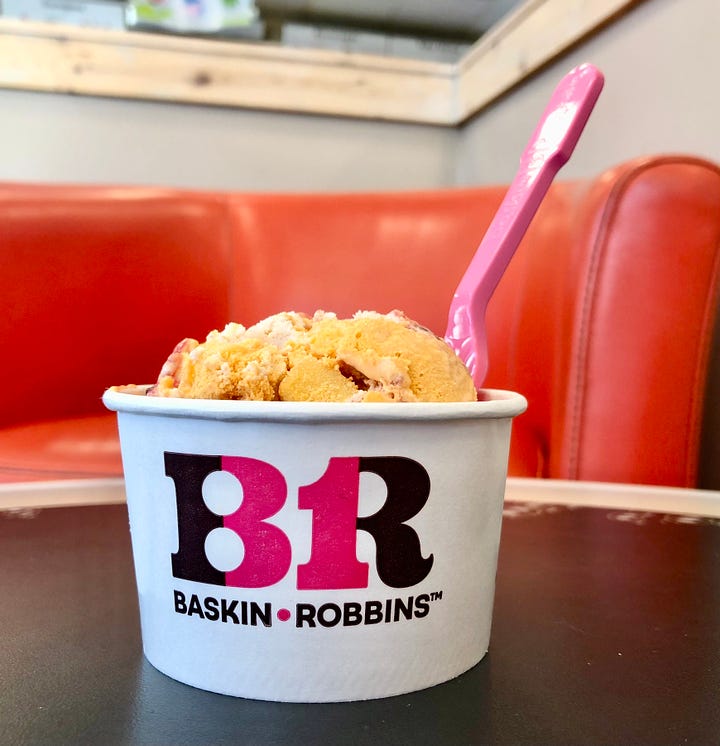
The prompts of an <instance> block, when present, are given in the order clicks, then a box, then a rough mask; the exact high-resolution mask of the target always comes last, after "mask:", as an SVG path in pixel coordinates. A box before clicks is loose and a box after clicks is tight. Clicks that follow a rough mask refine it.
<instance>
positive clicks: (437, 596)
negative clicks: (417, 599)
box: [430, 591, 442, 601]
mask: <svg viewBox="0 0 720 746" xmlns="http://www.w3.org/2000/svg"><path fill="white" fill-rule="evenodd" d="M430 600H431V601H441V600H442V591H433V592H432V593H431V594H430Z"/></svg>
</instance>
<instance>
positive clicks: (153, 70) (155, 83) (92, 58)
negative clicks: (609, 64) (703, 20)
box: [0, 0, 647, 127]
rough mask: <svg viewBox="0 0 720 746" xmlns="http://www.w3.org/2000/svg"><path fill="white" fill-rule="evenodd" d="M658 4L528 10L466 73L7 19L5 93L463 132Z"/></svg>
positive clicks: (501, 28)
mask: <svg viewBox="0 0 720 746" xmlns="http://www.w3.org/2000/svg"><path fill="white" fill-rule="evenodd" d="M646 1H647V0H527V2H525V3H524V4H522V5H521V6H520V7H519V8H518V9H517V10H516V11H515V12H514V13H511V14H510V15H509V16H508V17H507V18H506V19H505V20H504V21H502V22H501V23H500V24H498V25H497V26H496V27H495V28H493V29H492V30H491V31H490V32H488V33H487V34H485V35H484V36H483V37H482V38H481V39H480V40H479V41H478V42H477V44H475V45H474V46H473V47H472V48H471V49H470V51H469V52H468V53H467V54H466V55H465V56H464V57H463V58H462V59H461V60H460V62H459V63H458V64H456V65H453V64H447V63H440V62H427V61H422V60H410V59H401V58H396V57H381V56H376V55H366V54H356V53H345V52H335V51H329V50H320V49H318V50H310V49H296V48H290V47H283V46H280V45H278V44H272V43H257V42H247V41H245V42H242V41H238V42H227V41H216V40H205V39H198V38H192V37H185V36H171V35H167V34H150V33H141V32H135V31H132V32H131V31H116V30H103V29H89V28H81V27H77V26H65V25H59V24H47V23H31V22H27V21H19V20H13V19H7V18H0V88H15V89H24V90H35V91H52V92H55V93H72V94H81V95H90V96H109V97H114V98H128V99H148V100H155V101H172V102H182V103H191V104H199V105H212V106H228V107H242V108H251V109H266V110H273V111H284V112H298V113H310V114H325V115H332V116H341V117H342V116H345V117H358V118H363V119H382V120H390V121H399V122H415V123H421V124H434V125H441V126H448V127H454V126H458V125H460V124H462V123H463V122H464V121H465V120H467V119H468V118H469V117H471V116H472V115H474V114H476V113H477V112H479V111H481V110H482V109H483V108H484V107H485V106H487V105H488V104H489V103H491V102H492V101H493V100H495V99H496V98H498V97H499V96H501V95H502V94H503V93H506V92H507V91H508V90H510V89H511V88H512V87H513V86H515V85H517V84H518V83H520V82H521V81H522V80H523V79H525V78H526V77H527V76H528V75H530V74H532V73H533V72H535V71H537V70H538V69H539V68H540V67H542V66H543V65H545V64H547V63H548V62H549V61H551V60H552V59H554V58H556V57H557V56H558V55H560V54H562V53H563V52H564V51H566V50H567V49H568V48H570V47H571V46H572V45H574V44H576V43H577V42H578V41H580V40H581V39H583V38H584V37H586V36H587V35H589V34H591V33H592V32H593V31H594V30H596V29H598V28H599V27H601V26H603V25H605V24H607V23H609V22H610V21H611V20H613V19H614V18H616V17H618V16H619V15H620V14H621V13H622V12H624V11H625V10H627V9H628V8H629V7H631V6H633V5H636V4H638V3H639V2H646Z"/></svg>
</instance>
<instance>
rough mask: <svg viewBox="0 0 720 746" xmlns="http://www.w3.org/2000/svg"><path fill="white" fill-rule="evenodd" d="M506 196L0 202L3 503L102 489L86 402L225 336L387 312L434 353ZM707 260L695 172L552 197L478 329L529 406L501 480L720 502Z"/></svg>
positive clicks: (143, 196) (710, 180) (24, 190)
mask: <svg viewBox="0 0 720 746" xmlns="http://www.w3.org/2000/svg"><path fill="white" fill-rule="evenodd" d="M504 191H505V188H504V187H502V186H498V187H488V188H474V189H455V190H440V191H437V192H418V193H388V194H315V195H309V194H297V195H292V194H244V193H242V194H241V193H197V192H190V191H182V190H170V189H146V188H133V187H119V188H116V187H101V186H98V187H88V186H84V187H72V186H51V185H32V184H4V185H0V244H1V245H2V251H3V257H4V260H3V265H4V266H3V271H2V272H1V273H0V297H1V298H2V303H3V307H4V309H6V311H5V313H4V314H3V315H2V317H1V318H0V345H1V346H2V350H3V364H2V366H0V481H14V480H27V479H47V478H63V477H82V476H103V475H119V474H120V473H121V464H120V458H119V451H118V447H117V440H116V434H115V426H114V420H113V416H114V415H110V414H106V413H104V411H103V409H102V404H101V402H100V395H101V394H102V391H103V390H104V388H106V387H107V386H109V385H112V384H115V383H130V382H134V383H140V382H147V381H150V380H151V379H153V378H154V376H155V375H156V373H157V371H158V369H159V367H160V365H161V364H162V362H163V360H164V358H165V357H166V356H167V354H168V352H169V350H170V349H171V348H172V346H173V345H174V343H175V342H176V341H178V340H179V339H181V338H182V337H184V336H195V337H198V338H202V337H204V335H205V334H206V332H207V331H208V330H210V329H211V328H215V327H218V326H222V325H223V324H224V323H225V322H226V321H227V320H235V321H240V322H242V323H246V324H251V323H253V322H254V321H256V320H257V319H259V318H262V317H263V316H266V315H268V314H270V313H274V312H276V311H278V310H284V309H295V310H305V311H313V310H314V309H316V308H325V309H327V310H335V311H337V312H338V313H341V314H349V313H352V312H354V311H355V310H357V309H359V308H373V309H376V310H380V311H386V310H390V309H392V308H401V309H403V310H405V311H406V312H407V313H408V315H410V316H412V317H414V318H416V319H417V320H419V321H420V322H421V323H423V324H425V325H426V326H428V327H429V328H431V329H433V330H434V331H436V332H437V333H438V334H442V333H443V332H444V328H445V322H446V314H447V308H448V304H449V300H450V297H451V295H452V291H453V289H454V287H455V285H456V284H457V281H458V280H459V278H460V276H461V275H462V272H463V270H464V268H465V266H466V265H467V262H468V261H469V259H470V257H471V256H472V254H473V252H474V250H475V248H476V246H477V244H478V242H479V240H480V238H481V237H482V234H483V232H484V230H485V228H486V227H487V225H488V223H489V222H490V220H491V219H492V216H493V214H494V213H495V210H496V209H497V207H498V205H499V203H500V201H501V199H502V196H503V194H504ZM719 256H720V170H719V169H718V168H717V166H716V165H714V164H712V163H709V162H706V161H703V160H700V159H697V158H691V157H685V156H658V157H653V158H643V159H637V160H635V161H632V162H630V163H626V164H623V165H621V166H619V167H617V168H614V169H611V170H609V171H607V172H606V173H604V174H601V175H600V176H599V177H598V178H596V179H594V180H589V181H578V182H563V181H559V182H557V183H556V184H555V185H553V187H552V188H551V191H550V194H549V195H548V197H547V198H546V200H545V202H544V203H543V205H542V207H541V209H540V211H539V213H538V215H537V216H536V218H535V220H534V221H533V224H532V226H531V228H530V230H529V232H528V234H527V236H526V238H525V240H524V241H523V244H522V245H521V247H520V249H519V250H518V253H517V255H516V256H515V257H514V259H513V261H512V263H511V266H510V268H509V269H508V271H507V273H506V275H505V277H504V278H503V279H502V281H501V283H500V286H499V287H498V290H497V291H496V293H495V296H494V297H493V299H492V301H491V304H490V308H489V310H488V319H487V324H488V335H489V348H490V370H489V373H488V378H487V381H486V385H488V386H492V387H497V388H510V389H514V390H517V391H520V392H521V393H523V394H524V395H526V396H527V398H528V400H529V408H528V411H527V412H526V413H525V414H524V415H522V416H521V417H519V418H517V419H516V420H515V423H514V425H513V441H512V446H511V458H510V473H511V474H516V475H533V476H540V477H553V478H570V479H587V480H599V481H623V482H637V483H648V484H664V485H675V486H696V485H698V484H702V485H703V486H716V487H717V486H720V480H719V479H718V476H719V475H718V468H716V467H715V466H714V464H715V463H716V461H717V457H718V449H719V448H720V446H718V423H717V417H716V416H715V417H714V416H713V413H714V412H715V411H716V410H717V396H718V391H717V388H718V387H717V386H716V385H715V382H714V379H712V380H710V379H709V378H708V370H709V369H711V367H712V366H714V365H718V370H720V364H718V363H717V361H716V360H715V358H714V357H713V349H715V348H714V347H713V344H712V338H713V329H714V322H715V316H716V312H717V307H718V261H719V259H718V257H719ZM713 369H714V368H713ZM708 392H709V394H708ZM703 422H704V423H705V425H704V428H705V429H704V432H703ZM701 455H702V459H701Z"/></svg>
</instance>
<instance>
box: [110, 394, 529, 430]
mask: <svg viewBox="0 0 720 746" xmlns="http://www.w3.org/2000/svg"><path fill="white" fill-rule="evenodd" d="M146 388H147V387H141V386H112V387H111V388H109V389H107V390H106V391H105V393H104V394H103V397H102V400H103V404H104V405H105V406H106V407H107V408H108V409H110V410H111V411H114V412H119V413H131V414H139V415H149V416H156V417H157V416H162V417H183V418H186V417H190V418H195V419H202V420H220V421H224V422H241V421H243V422H244V421H254V422H257V421H261V422H306V423H317V422H345V421H352V422H378V421H408V420H411V421H419V420H467V419H473V420H474V419H501V418H509V417H515V416H516V415H519V414H522V413H523V412H524V411H525V410H526V409H527V404H528V403H527V399H525V397H524V396H522V394H518V393H515V392H514V391H505V390H502V389H480V391H479V393H478V401H473V402H386V403H385V402H384V403H380V402H377V403H376V402H373V403H366V402H286V401H238V400H228V399H182V398H177V397H160V396H158V397H155V396H144V395H143V393H142V392H143V391H144V390H146Z"/></svg>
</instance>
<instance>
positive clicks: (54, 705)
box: [0, 503, 720, 746]
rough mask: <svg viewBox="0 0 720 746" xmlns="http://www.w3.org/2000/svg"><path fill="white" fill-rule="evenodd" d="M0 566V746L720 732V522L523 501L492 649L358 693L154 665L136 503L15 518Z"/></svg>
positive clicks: (653, 738) (697, 739)
mask: <svg viewBox="0 0 720 746" xmlns="http://www.w3.org/2000/svg"><path fill="white" fill-rule="evenodd" d="M0 563H1V564H0V594H1V595H0V599H1V601H0V625H1V626H0V673H1V675H2V697H1V698H0V743H3V744H5V743H8V744H51V745H54V744H58V745H61V744H108V745H109V744H168V745H172V746H176V745H180V744H307V745H312V744H322V745H323V746H334V745H341V744H353V745H356V744H357V745H358V746H360V745H363V744H373V745H375V746H377V745H379V744H418V745H420V744H458V745H460V744H486V743H487V744H720V520H718V519H711V518H706V519H704V518H697V517H691V516H682V515H663V514H659V513H647V512H637V511H634V512H633V511H626V510H610V509H598V508H588V507H574V508H570V507H562V506H558V505H533V504H523V503H510V504H508V505H507V507H506V516H505V521H504V523H503V535H502V545H501V551H500V562H499V569H498V578H497V593H496V601H495V614H494V622H493V636H492V640H491V645H490V652H489V654H488V655H487V656H486V658H485V659H484V660H483V661H482V662H481V663H480V664H478V665H477V666H476V667H475V668H473V669H472V670H471V671H469V672H468V673H466V674H464V675H463V676H461V677H459V678H457V679H455V680H453V681H451V682H449V683H447V684H442V685H440V686H437V687H434V688H432V689H427V690H425V691H421V692H417V693H414V694H408V695H403V696H399V697H392V698H388V699H383V700H375V701H370V702H360V703H347V704H322V705H317V704H315V705H300V704H279V703H269V702H258V701H251V700H243V699H235V698H231V697H225V696H222V695H218V694H212V693H209V692H204V691H200V690H197V689H193V688H191V687H189V686H186V685H184V684H180V683H178V682H175V681H173V680H171V679H169V678H167V677H166V676H164V675H163V674H161V673H159V672H157V671H156V670H155V669H154V668H153V667H152V666H151V665H150V664H149V663H147V661H145V660H144V658H143V656H142V652H141V648H140V633H139V626H138V610H137V602H136V597H135V586H134V578H133V570H132V561H131V554H130V542H129V535H128V530H127V512H126V508H125V506H124V505H104V506H86V507H56V508H46V509H40V510H28V509H25V510H17V511H5V512H0Z"/></svg>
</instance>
